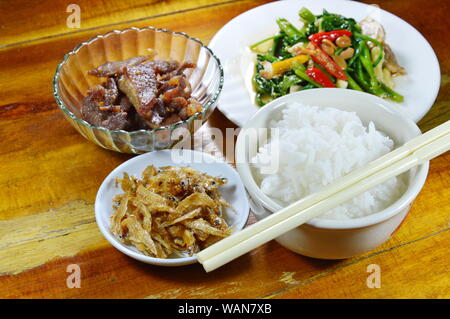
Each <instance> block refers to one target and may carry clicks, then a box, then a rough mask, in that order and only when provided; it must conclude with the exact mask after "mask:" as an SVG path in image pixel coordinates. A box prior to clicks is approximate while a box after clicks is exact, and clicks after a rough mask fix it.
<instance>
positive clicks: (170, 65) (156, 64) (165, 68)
mask: <svg viewBox="0 0 450 319" xmlns="http://www.w3.org/2000/svg"><path fill="white" fill-rule="evenodd" d="M146 64H148V65H150V66H151V67H152V68H153V69H154V70H155V73H156V74H165V73H169V72H172V71H174V70H177V69H178V68H179V67H180V64H179V63H178V62H177V61H173V60H169V61H162V60H155V61H150V62H147V63H146Z"/></svg>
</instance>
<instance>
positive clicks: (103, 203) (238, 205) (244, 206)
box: [95, 150, 249, 266]
mask: <svg viewBox="0 0 450 319" xmlns="http://www.w3.org/2000/svg"><path fill="white" fill-rule="evenodd" d="M148 165H154V166H157V167H161V166H190V167H192V168H193V169H196V170H198V171H201V172H205V173H207V174H209V175H211V176H221V177H225V178H227V179H228V182H227V184H225V185H223V186H221V188H220V192H221V194H222V196H223V197H224V198H225V200H226V201H228V202H229V203H230V204H231V206H233V208H234V209H235V211H233V210H231V209H228V208H225V209H224V219H225V220H226V221H227V224H228V225H230V227H231V229H232V230H233V231H238V230H240V229H242V228H243V227H244V226H245V224H246V222H247V219H248V215H249V204H248V198H247V194H246V192H245V188H244V185H243V184H242V181H241V179H240V177H239V174H238V173H237V172H236V170H235V169H234V168H232V167H231V166H230V165H228V164H227V163H225V162H223V161H222V160H220V159H218V158H216V157H214V156H211V155H209V154H206V153H202V152H197V151H191V150H162V151H157V152H150V153H146V154H143V155H139V156H136V157H134V158H132V159H130V160H128V161H126V162H124V163H122V164H121V165H120V166H118V167H117V168H116V169H114V170H113V171H112V172H111V173H110V174H109V175H108V176H107V177H106V179H105V180H104V181H103V183H102V185H101V186H100V188H99V190H98V193H97V197H96V199H95V218H96V220H97V225H98V227H99V228H100V231H101V233H102V234H103V236H105V238H106V239H107V240H108V241H109V242H110V243H111V244H112V245H113V246H114V247H116V248H117V249H118V250H120V251H121V252H123V253H124V254H126V255H128V256H130V257H132V258H134V259H137V260H140V261H142V262H145V263H148V264H154V265H160V266H182V265H188V264H193V263H195V262H197V259H196V257H195V256H192V257H184V258H167V259H162V258H153V257H149V256H146V255H144V254H142V253H140V252H139V251H138V250H137V249H135V248H134V247H132V246H127V245H124V244H123V243H121V242H120V241H119V240H117V239H116V238H115V236H114V235H113V234H112V233H111V232H110V231H109V229H110V221H109V219H110V216H111V215H112V214H113V209H112V199H113V197H114V196H115V195H116V194H120V193H123V191H122V190H121V189H120V186H116V183H115V180H116V178H118V177H122V176H123V173H125V172H127V173H128V174H129V175H133V176H136V177H140V176H141V173H142V172H143V171H144V169H145V168H146V167H147V166H148Z"/></svg>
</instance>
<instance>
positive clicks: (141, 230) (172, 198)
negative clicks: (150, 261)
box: [111, 166, 231, 258]
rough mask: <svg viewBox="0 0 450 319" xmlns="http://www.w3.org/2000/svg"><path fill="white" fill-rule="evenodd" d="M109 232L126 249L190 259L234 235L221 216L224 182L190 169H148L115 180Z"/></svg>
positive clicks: (153, 254)
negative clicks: (116, 187) (139, 174)
mask: <svg viewBox="0 0 450 319" xmlns="http://www.w3.org/2000/svg"><path fill="white" fill-rule="evenodd" d="M117 183H118V184H120V186H121V188H122V190H123V191H124V193H123V194H119V195H116V196H115V197H114V199H113V208H114V214H113V215H112V216H111V232H112V233H113V234H115V235H116V236H117V237H118V238H119V240H121V241H122V242H123V243H125V244H130V245H133V246H134V247H136V248H137V249H138V250H139V251H141V252H142V253H144V254H147V255H149V256H153V257H157V258H168V257H169V256H173V255H177V256H185V255H192V254H194V253H196V252H198V251H199V250H200V249H203V248H205V247H208V246H209V245H211V244H213V243H215V242H217V241H218V240H220V239H221V238H223V237H226V236H228V235H230V234H231V229H230V227H229V226H228V225H227V223H226V221H225V220H224V219H223V218H222V217H221V208H222V207H223V206H227V207H231V206H230V205H229V204H228V203H227V202H226V201H225V200H224V199H223V198H222V196H221V195H220V192H219V187H220V186H221V185H223V184H225V183H226V180H225V179H221V178H217V177H212V176H209V175H207V174H205V173H202V172H198V171H196V170H193V169H192V168H189V167H170V166H167V167H160V168H156V167H154V166H148V167H147V168H146V169H145V170H144V172H143V173H142V178H141V179H137V178H135V177H133V176H129V175H128V174H126V173H125V174H124V176H123V178H119V179H117Z"/></svg>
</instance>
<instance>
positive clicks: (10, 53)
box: [0, 0, 450, 298]
mask: <svg viewBox="0 0 450 319" xmlns="http://www.w3.org/2000/svg"><path fill="white" fill-rule="evenodd" d="M266 2H269V1H263V0H231V1H220V0H214V1H206V0H202V1H194V0H188V1H181V0H180V1H175V0H171V1H156V0H154V1H151V0H146V1H143V0H130V1H98V2H96V1H87V0H78V1H77V4H79V5H80V7H81V10H82V11H81V28H80V29H69V28H67V26H66V23H65V22H66V18H67V16H68V14H69V13H67V12H66V7H67V5H68V4H69V3H70V2H67V1H62V0H57V1H24V0H20V1H15V2H9V1H0V30H1V36H0V70H1V74H2V76H1V78H0V96H1V102H0V135H1V136H2V142H1V144H0V145H1V148H0V298H449V297H450V273H449V261H450V258H449V257H450V255H449V247H450V236H449V234H450V232H449V230H450V218H449V216H450V153H446V154H444V155H442V156H440V157H438V158H436V159H434V160H432V161H431V164H430V172H429V175H428V179H427V182H426V184H425V187H424V188H423V190H422V192H421V193H420V195H419V196H418V198H417V200H416V201H415V202H414V205H413V207H412V209H411V211H410V213H409V215H408V217H407V218H406V220H405V222H404V223H403V225H402V226H401V227H400V229H399V230H398V231H397V232H396V233H395V234H394V235H393V236H392V237H391V238H390V240H389V241H387V242H386V243H385V244H383V245H382V246H381V247H378V248H376V249H375V250H373V251H371V252H368V253H366V254H363V255H360V256H357V257H355V258H351V259H347V260H341V261H323V260H316V259H311V258H307V257H303V256H300V255H297V254H295V253H293V252H291V251H289V250H287V249H285V248H283V247H282V246H280V245H278V244H277V243H276V242H270V243H267V244H265V245H263V246H261V247H259V248H258V249H256V250H254V251H252V252H250V253H249V254H246V255H245V256H243V257H241V258H239V259H237V260H235V261H233V262H231V263H230V264H228V265H226V266H224V267H222V268H220V269H218V270H216V271H215V272H214V273H213V275H212V274H206V273H205V272H204V271H203V268H202V267H201V266H200V265H190V266H184V267H177V268H161V267H157V266H151V265H146V264H143V263H140V262H138V261H135V260H133V259H131V258H128V257H127V256H125V255H123V254H122V253H120V252H119V251H117V250H116V249H115V248H113V247H112V246H111V245H110V244H109V243H108V242H107V241H106V240H105V239H104V238H103V237H102V235H101V234H100V232H99V230H98V228H97V225H96V223H95V218H94V208H93V204H94V200H95V196H96V192H97V190H98V187H99V186H100V184H101V182H102V181H103V179H104V178H105V177H106V176H107V175H108V174H109V172H110V171H111V170H112V169H114V168H115V167H116V166H118V165H119V164H121V163H122V162H124V161H125V160H127V159H129V158H131V157H132V156H131V155H127V154H119V153H116V152H112V151H107V150H104V149H101V148H100V147H97V146H96V145H94V144H93V143H90V142H89V141H87V140H85V139H84V138H83V137H82V136H81V135H80V134H79V133H78V132H77V131H75V129H73V128H72V127H71V126H70V124H69V123H68V122H67V121H66V120H65V119H64V118H63V116H62V114H61V112H60V111H59V110H58V109H57V106H56V103H55V101H54V98H53V94H52V90H51V85H52V78H53V75H54V72H55V68H56V66H57V64H58V63H59V62H60V60H61V59H62V57H63V56H64V54H65V53H67V52H69V51H70V50H71V49H72V48H73V47H74V46H75V45H76V44H78V43H80V42H82V41H84V40H87V39H89V38H90V37H92V36H94V35H97V34H102V33H105V32H107V31H110V30H112V29H124V28H127V27H131V26H135V27H142V26H147V25H151V26H155V27H164V28H168V29H172V30H175V31H184V32H186V33H188V34H189V35H191V36H194V37H198V38H200V39H201V40H202V41H204V42H205V43H208V41H209V40H210V39H211V38H212V36H213V35H214V34H215V33H216V32H217V31H218V30H219V29H220V28H221V27H222V26H223V25H224V24H226V23H227V22H228V21H229V20H231V19H232V18H234V17H235V16H237V15H239V14H241V13H242V12H245V11H247V10H249V9H251V8H253V7H255V6H258V5H262V4H264V3H266ZM365 2H367V3H377V4H379V5H380V7H381V8H383V9H386V10H388V11H390V12H392V13H394V14H396V15H398V16H399V17H401V18H402V19H404V20H406V21H407V22H409V23H410V24H412V25H413V26H414V27H415V28H417V29H418V30H419V31H420V32H421V33H422V34H423V35H424V36H425V37H426V38H427V40H428V41H429V42H430V44H431V45H432V47H433V48H434V50H435V52H436V54H437V55H438V59H439V62H440V66H441V72H442V81H441V88H440V92H439V96H438V98H437V100H436V102H435V104H434V105H433V107H432V109H431V110H430V112H429V113H428V114H427V115H426V116H425V117H424V118H423V119H422V120H421V121H420V123H419V126H420V128H421V129H422V130H423V131H426V130H429V129H431V128H433V127H435V126H436V125H438V124H440V123H443V122H444V121H446V120H449V119H450V51H449V50H448V48H449V47H450V38H449V37H447V36H445V35H446V34H447V32H448V29H449V28H450V23H449V20H448V17H447V15H448V12H449V10H450V4H449V2H448V1H446V0H433V1H429V0H414V1H408V0H396V1H392V0H391V1H388V0H374V1H365ZM432 21H439V23H434V22H432ZM425 80H426V79H425ZM211 127H219V128H220V129H222V130H223V132H225V129H226V128H227V127H232V128H234V127H235V126H234V125H233V124H232V123H231V122H230V121H228V120H227V119H226V118H225V117H224V116H223V115H222V114H221V113H220V112H219V111H217V110H216V111H215V112H214V113H213V114H212V116H211V117H210V119H209V120H208V122H207V123H206V124H205V126H204V127H202V129H201V130H200V131H199V132H197V134H196V136H197V138H199V137H200V136H201V137H202V138H203V145H204V146H205V145H207V147H208V149H207V151H214V150H215V146H214V142H212V137H211V135H210V128H211ZM219 156H222V157H224V158H226V159H227V160H228V161H229V162H232V161H233V158H232V156H230V154H223V153H220V154H219ZM71 264H77V265H79V266H80V269H81V279H82V281H81V288H73V289H70V288H68V287H67V284H66V279H67V276H68V275H69V273H67V271H66V270H67V267H68V266H69V265H71ZM370 264H377V265H379V266H380V268H381V271H382V277H381V278H382V286H381V288H373V289H370V288H368V287H367V285H366V279H367V276H368V273H367V266H368V265H370Z"/></svg>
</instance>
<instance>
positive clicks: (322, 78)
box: [306, 67, 336, 88]
mask: <svg viewBox="0 0 450 319" xmlns="http://www.w3.org/2000/svg"><path fill="white" fill-rule="evenodd" d="M306 74H307V75H308V76H309V77H310V78H311V79H313V80H314V81H316V82H317V83H319V84H320V85H322V86H323V87H325V88H334V87H336V86H335V85H334V83H333V82H332V81H331V80H330V78H329V77H328V76H327V75H326V74H325V73H323V72H322V70H320V69H319V68H315V67H312V68H308V69H306Z"/></svg>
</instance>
